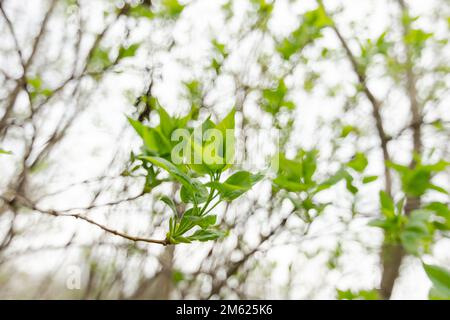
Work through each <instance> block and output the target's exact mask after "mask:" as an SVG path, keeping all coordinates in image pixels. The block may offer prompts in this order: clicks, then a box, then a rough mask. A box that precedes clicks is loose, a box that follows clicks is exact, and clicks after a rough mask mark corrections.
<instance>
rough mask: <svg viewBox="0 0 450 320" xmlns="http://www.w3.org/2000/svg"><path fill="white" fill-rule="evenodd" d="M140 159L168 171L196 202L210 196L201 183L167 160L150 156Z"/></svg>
mask: <svg viewBox="0 0 450 320" xmlns="http://www.w3.org/2000/svg"><path fill="white" fill-rule="evenodd" d="M139 159H141V160H146V161H149V162H150V163H152V164H153V165H155V166H157V167H160V168H162V169H164V170H166V171H167V172H168V173H169V174H170V175H171V176H172V177H173V178H174V179H175V180H177V181H178V182H180V183H181V184H182V185H183V187H184V188H185V189H186V192H187V193H188V194H189V195H190V196H191V197H192V200H193V201H194V202H196V201H197V203H201V202H202V201H204V199H206V197H207V196H208V191H207V190H206V188H205V187H204V186H203V185H202V184H201V183H200V182H199V181H197V180H195V179H194V178H191V177H189V176H188V175H187V174H186V173H184V172H183V171H181V169H180V168H179V167H177V166H176V165H174V164H173V163H171V162H169V161H167V160H166V159H164V158H160V157H150V156H140V157H139Z"/></svg>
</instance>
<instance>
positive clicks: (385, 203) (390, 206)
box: [380, 191, 395, 218]
mask: <svg viewBox="0 0 450 320" xmlns="http://www.w3.org/2000/svg"><path fill="white" fill-rule="evenodd" d="M380 204H381V211H382V212H383V215H384V216H385V217H388V218H389V217H393V216H394V215H395V204H394V201H393V200H392V198H391V197H390V196H389V195H388V194H387V193H386V192H384V191H380Z"/></svg>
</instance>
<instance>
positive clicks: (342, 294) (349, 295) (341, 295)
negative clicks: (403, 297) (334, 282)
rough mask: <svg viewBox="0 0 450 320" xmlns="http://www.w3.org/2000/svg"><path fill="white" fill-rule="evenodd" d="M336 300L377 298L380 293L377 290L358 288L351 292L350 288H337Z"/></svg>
mask: <svg viewBox="0 0 450 320" xmlns="http://www.w3.org/2000/svg"><path fill="white" fill-rule="evenodd" d="M337 298H338V300H379V299H380V295H379V294H378V291H377V290H375V289H373V290H360V291H356V292H353V291H352V290H345V291H343V290H339V289H338V290H337Z"/></svg>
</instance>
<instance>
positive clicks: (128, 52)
mask: <svg viewBox="0 0 450 320" xmlns="http://www.w3.org/2000/svg"><path fill="white" fill-rule="evenodd" d="M139 46H140V44H139V43H134V44H132V45H130V46H128V47H120V49H119V55H118V57H117V59H118V60H121V59H125V58H129V57H134V56H135V54H136V51H137V49H139Z"/></svg>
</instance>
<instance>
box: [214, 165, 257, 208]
mask: <svg viewBox="0 0 450 320" xmlns="http://www.w3.org/2000/svg"><path fill="white" fill-rule="evenodd" d="M263 177H264V176H263V175H262V174H252V173H250V172H248V171H238V172H236V173H234V174H233V175H231V176H230V177H229V178H228V179H227V180H225V182H223V183H220V182H210V183H208V184H207V185H208V186H209V187H211V188H213V189H216V190H218V191H219V193H220V196H221V198H222V199H223V200H225V201H232V200H234V199H236V198H238V197H239V196H241V195H242V194H244V193H245V192H247V191H248V190H250V189H251V188H252V187H253V185H255V184H256V183H257V182H258V181H260V180H261V179H262V178H263Z"/></svg>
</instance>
